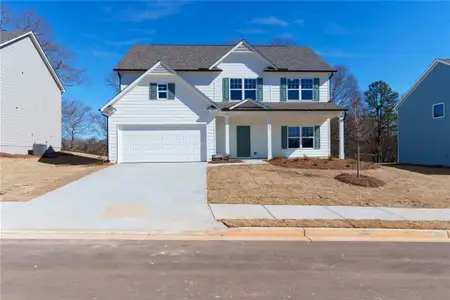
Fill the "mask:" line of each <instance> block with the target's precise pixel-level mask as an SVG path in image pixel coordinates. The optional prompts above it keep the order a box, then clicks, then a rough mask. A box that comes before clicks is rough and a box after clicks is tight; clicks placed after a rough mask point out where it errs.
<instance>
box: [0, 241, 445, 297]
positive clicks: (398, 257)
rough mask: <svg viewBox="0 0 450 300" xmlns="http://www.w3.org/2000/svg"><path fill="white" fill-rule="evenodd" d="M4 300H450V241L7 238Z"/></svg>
mask: <svg viewBox="0 0 450 300" xmlns="http://www.w3.org/2000/svg"><path fill="white" fill-rule="evenodd" d="M1 243H2V245H1V250H2V253H1V264H2V265H1V271H2V272H1V284H2V286H1V297H0V298H1V299H2V300H13V299H14V300H19V299H20V300H23V299H33V300H48V299H98V300H100V299H107V300H119V299H120V300H122V299H126V300H132V299H171V300H172V299H177V300H178V299H198V300H203V299H302V300H303V299H320V300H328V299H329V300H341V299H342V300H343V299H349V300H350V299H352V300H353V299H355V300H363V299H367V300H368V299H374V300H387V299H389V300H395V299H407V300H416V299H426V300H431V299H433V300H440V299H442V300H448V299H450V243H372V242H342V243H338V242H315V243H307V242H230V241H209V242H208V241H88V240H84V241H73V240H72V241H52V240H2V241H1Z"/></svg>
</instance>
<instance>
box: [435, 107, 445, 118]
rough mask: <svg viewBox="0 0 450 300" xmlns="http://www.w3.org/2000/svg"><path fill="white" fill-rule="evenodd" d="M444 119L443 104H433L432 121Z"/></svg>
mask: <svg viewBox="0 0 450 300" xmlns="http://www.w3.org/2000/svg"><path fill="white" fill-rule="evenodd" d="M443 117H445V106H444V103H437V104H433V119H440V118H443Z"/></svg>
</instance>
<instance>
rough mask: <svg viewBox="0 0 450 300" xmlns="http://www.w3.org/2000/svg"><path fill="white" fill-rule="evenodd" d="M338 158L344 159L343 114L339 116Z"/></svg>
mask: <svg viewBox="0 0 450 300" xmlns="http://www.w3.org/2000/svg"><path fill="white" fill-rule="evenodd" d="M339 158H340V159H345V149H344V113H343V112H342V113H341V114H340V116H339Z"/></svg>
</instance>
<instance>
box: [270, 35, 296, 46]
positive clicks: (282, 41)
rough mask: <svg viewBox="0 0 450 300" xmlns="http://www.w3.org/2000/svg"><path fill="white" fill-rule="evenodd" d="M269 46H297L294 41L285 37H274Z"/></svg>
mask: <svg viewBox="0 0 450 300" xmlns="http://www.w3.org/2000/svg"><path fill="white" fill-rule="evenodd" d="M269 44H270V45H271V46H295V45H296V43H295V41H294V40H292V39H288V38H283V37H274V38H273V39H272V41H271V42H270V43H269Z"/></svg>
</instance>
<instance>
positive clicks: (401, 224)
mask: <svg viewBox="0 0 450 300" xmlns="http://www.w3.org/2000/svg"><path fill="white" fill-rule="evenodd" d="M220 221H221V222H222V223H223V224H225V226H227V227H229V228H237V227H306V228H381V229H435V230H448V229H450V221H408V220H401V221H395V220H348V219H346V220H332V219H302V220H266V219H253V220H245V219H242V220H220Z"/></svg>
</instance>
